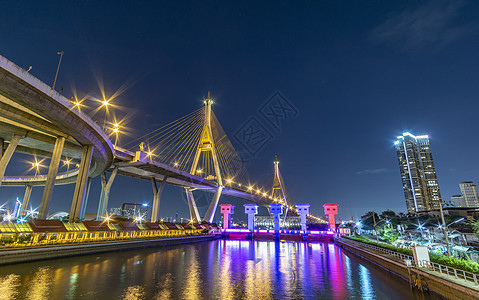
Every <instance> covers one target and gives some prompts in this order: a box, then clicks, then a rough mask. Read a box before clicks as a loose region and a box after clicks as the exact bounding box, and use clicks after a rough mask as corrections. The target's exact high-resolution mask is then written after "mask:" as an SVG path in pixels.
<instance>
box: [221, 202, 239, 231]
mask: <svg viewBox="0 0 479 300" xmlns="http://www.w3.org/2000/svg"><path fill="white" fill-rule="evenodd" d="M220 206H221V213H222V214H223V229H229V228H230V227H231V217H230V215H232V214H234V213H235V211H234V208H235V206H234V205H233V204H221V205H220Z"/></svg>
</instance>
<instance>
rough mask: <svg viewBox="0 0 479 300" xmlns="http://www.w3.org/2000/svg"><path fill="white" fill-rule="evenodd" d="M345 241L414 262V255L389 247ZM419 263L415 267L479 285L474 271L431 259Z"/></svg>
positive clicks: (404, 261) (403, 260)
mask: <svg viewBox="0 0 479 300" xmlns="http://www.w3.org/2000/svg"><path fill="white" fill-rule="evenodd" d="M347 242H348V243H351V244H355V245H357V246H361V247H366V248H369V249H372V250H375V251H378V252H382V253H385V254H388V255H392V256H394V257H397V258H399V259H400V260H402V262H403V263H404V264H406V265H408V264H407V262H406V260H409V261H411V263H412V264H415V263H414V262H415V261H414V257H413V256H410V255H407V254H403V253H398V252H396V251H393V250H389V249H386V248H382V247H378V246H374V245H370V244H367V243H363V242H358V241H355V240H351V239H347ZM419 264H420V266H417V265H416V267H417V268H427V269H428V270H431V271H435V272H439V273H440V274H446V275H448V276H454V277H455V278H456V279H463V280H465V281H471V282H474V284H476V285H479V283H478V276H479V275H478V274H476V273H472V272H468V271H464V270H461V269H456V268H453V267H450V266H446V265H441V264H438V263H435V262H432V261H427V260H424V261H420V262H419Z"/></svg>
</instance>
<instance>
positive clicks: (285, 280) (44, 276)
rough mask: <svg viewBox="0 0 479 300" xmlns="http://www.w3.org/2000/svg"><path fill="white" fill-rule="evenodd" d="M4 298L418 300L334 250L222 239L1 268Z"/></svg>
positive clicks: (326, 246) (400, 285)
mask: <svg viewBox="0 0 479 300" xmlns="http://www.w3.org/2000/svg"><path fill="white" fill-rule="evenodd" d="M0 298H2V299H166V300H167V299H283V298H291V299H297V298H303V299H318V298H321V299H351V298H353V299H414V295H413V294H412V293H411V291H410V290H409V286H408V284H407V283H406V282H403V281H401V280H399V279H397V278H394V277H393V276H390V275H389V274H388V273H387V272H385V271H384V270H381V269H378V268H377V267H376V266H374V265H370V264H368V263H367V262H365V261H362V260H359V259H358V258H356V257H355V256H348V255H346V254H345V253H344V252H343V251H342V250H341V249H340V248H337V247H336V246H334V245H332V244H321V243H291V242H272V241H271V242H266V241H264V242H263V241H229V240H218V241H213V242H205V243H195V244H189V245H179V246H170V247H164V248H150V249H142V250H132V251H123V252H115V253H107V254H102V255H90V256H82V257H73V258H68V259H57V260H51V261H46V262H35V263H28V264H18V265H12V266H4V267H0ZM429 299H431V298H429Z"/></svg>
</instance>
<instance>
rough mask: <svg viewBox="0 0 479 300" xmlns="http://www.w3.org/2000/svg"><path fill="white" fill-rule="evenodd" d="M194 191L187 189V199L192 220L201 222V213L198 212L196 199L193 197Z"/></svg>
mask: <svg viewBox="0 0 479 300" xmlns="http://www.w3.org/2000/svg"><path fill="white" fill-rule="evenodd" d="M193 191H194V189H191V188H187V187H185V192H186V199H187V201H188V207H189V209H190V219H191V221H193V222H199V221H200V220H201V219H200V213H199V212H198V207H197V206H196V202H195V198H194V197H193Z"/></svg>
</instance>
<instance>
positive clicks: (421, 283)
mask: <svg viewBox="0 0 479 300" xmlns="http://www.w3.org/2000/svg"><path fill="white" fill-rule="evenodd" d="M335 243H336V245H337V246H339V247H341V248H342V249H345V250H347V251H348V252H351V253H353V254H355V255H357V256H359V257H361V258H363V259H366V260H368V261H370V262H372V263H374V264H376V265H378V266H380V267H382V268H383V269H385V270H387V271H389V272H391V273H393V274H394V275H396V276H398V277H400V278H402V279H404V280H406V281H407V282H409V283H410V284H411V285H412V286H417V287H420V288H422V289H423V290H426V291H429V292H432V293H434V294H437V295H439V296H441V297H444V298H446V299H455V300H456V299H479V287H478V286H477V285H474V283H471V282H467V281H464V280H458V279H455V278H449V277H451V276H446V275H442V274H440V273H438V272H434V271H429V270H426V269H422V268H421V269H419V268H415V267H409V268H408V267H407V266H406V264H405V263H404V261H401V260H400V259H397V258H396V257H393V256H389V255H385V254H383V253H379V252H376V251H374V250H371V249H369V248H367V247H363V246H361V244H360V243H359V242H352V241H348V240H347V239H344V238H339V239H336V241H335Z"/></svg>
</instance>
